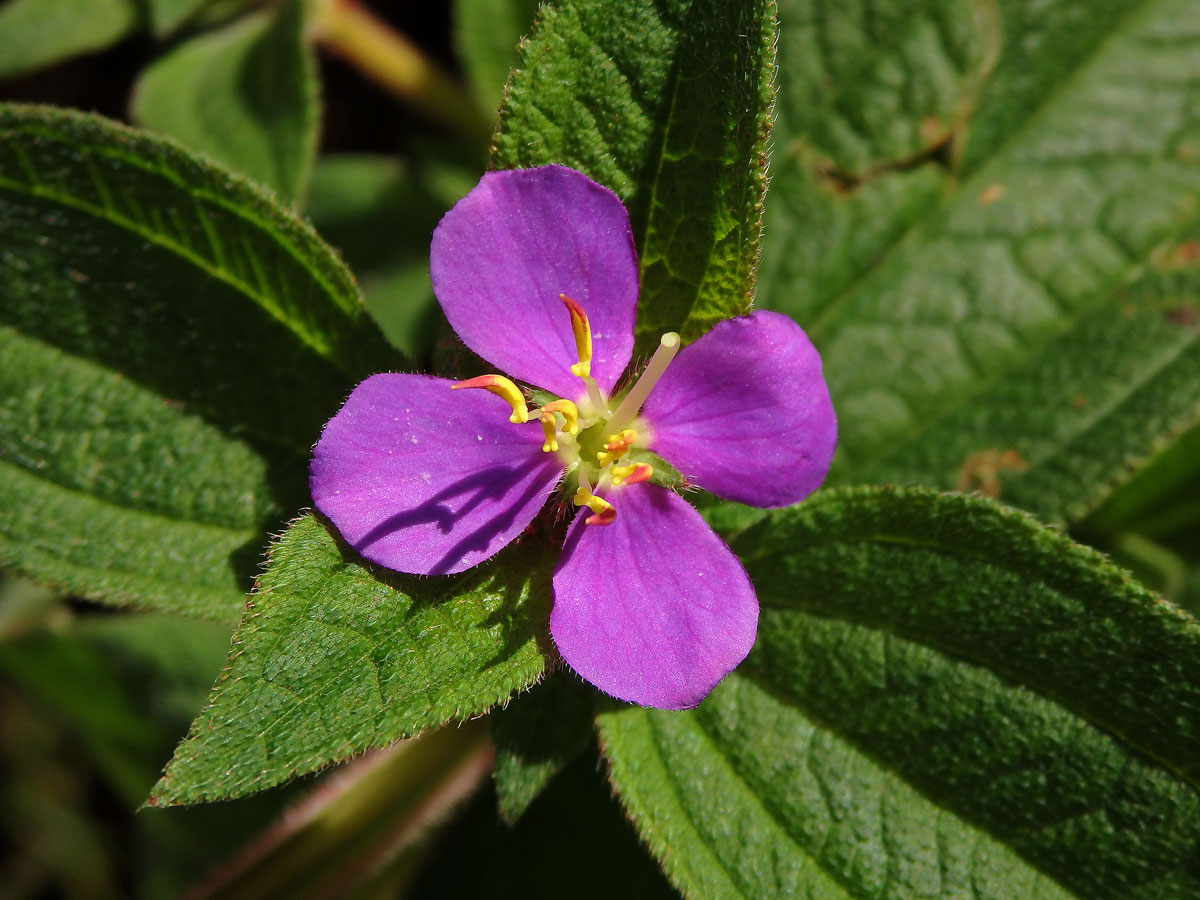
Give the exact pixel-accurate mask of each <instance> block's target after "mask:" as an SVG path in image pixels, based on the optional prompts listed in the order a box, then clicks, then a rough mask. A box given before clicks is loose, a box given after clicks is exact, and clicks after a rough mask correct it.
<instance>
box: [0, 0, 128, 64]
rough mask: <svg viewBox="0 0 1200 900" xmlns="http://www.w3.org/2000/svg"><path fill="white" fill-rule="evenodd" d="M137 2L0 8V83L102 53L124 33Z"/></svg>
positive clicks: (40, 0) (70, 1) (31, 0)
mask: <svg viewBox="0 0 1200 900" xmlns="http://www.w3.org/2000/svg"><path fill="white" fill-rule="evenodd" d="M140 7H141V4H140V3H139V2H138V0H9V2H8V3H5V4H3V6H0V48H3V49H0V78H9V77H11V76H13V75H20V74H23V73H25V72H31V71H33V70H35V69H40V68H42V67H43V66H49V65H52V64H54V63H56V62H60V61H62V60H64V59H70V58H71V57H72V56H75V55H77V54H80V53H89V52H92V51H95V50H103V49H104V48H105V47H107V46H108V45H109V44H115V43H116V42H117V41H119V40H120V39H121V38H123V37H125V35H127V34H129V33H130V32H131V31H132V30H133V29H134V28H135V27H136V26H137V25H138V22H139V19H140V16H141V9H140Z"/></svg>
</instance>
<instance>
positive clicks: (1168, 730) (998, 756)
mask: <svg viewBox="0 0 1200 900" xmlns="http://www.w3.org/2000/svg"><path fill="white" fill-rule="evenodd" d="M734 546H735V549H736V550H738V551H739V552H741V554H742V555H743V558H744V559H745V561H746V565H747V569H748V570H749V572H750V574H751V577H752V578H753V579H754V582H755V584H756V586H757V588H758V592H759V600H760V602H761V604H762V617H761V620H760V625H759V639H758V643H757V645H756V647H755V649H754V651H753V652H752V653H751V655H750V657H749V658H748V659H747V661H746V663H744V664H743V666H742V667H741V668H739V669H738V671H737V672H735V673H734V674H733V675H732V676H730V677H729V678H728V679H726V681H725V682H724V683H723V684H722V685H721V686H720V687H719V688H718V689H717V690H716V691H715V692H714V693H713V695H712V696H711V697H710V698H709V699H708V700H707V701H705V702H704V703H703V704H701V706H700V707H699V708H698V709H696V710H695V711H692V712H685V713H664V712H658V711H653V710H646V709H638V708H632V707H630V708H622V709H617V710H614V711H612V712H609V713H605V714H603V715H602V716H601V717H600V725H601V739H602V742H603V745H604V747H605V752H606V754H607V756H608V758H609V760H610V763H611V766H612V770H611V771H612V777H613V781H614V783H615V784H616V785H617V787H618V790H619V791H620V793H621V796H622V799H623V800H624V802H625V804H626V805H627V807H628V808H629V810H630V812H631V814H632V815H633V817H634V820H635V822H636V823H637V825H638V828H639V830H640V831H641V833H642V834H643V836H644V837H645V838H646V840H647V841H648V842H649V843H650V845H651V847H652V848H653V849H654V851H655V853H656V854H657V855H658V856H659V858H660V859H661V860H662V862H663V864H664V866H665V867H666V868H667V871H668V873H669V874H670V876H671V878H672V879H673V880H674V881H675V883H676V885H677V886H679V887H681V888H682V889H683V890H684V891H685V892H686V893H688V894H689V895H691V896H696V897H705V898H721V897H754V898H764V897H789V896H814V897H839V898H849V897H853V898H880V900H883V898H893V897H916V896H920V897H929V898H950V897H961V896H973V897H1043V898H1047V897H1087V898H1114V900H1118V898H1119V900H1137V898H1149V897H1185V896H1186V897H1191V896H1197V895H1200V876H1198V875H1197V871H1196V868H1195V865H1194V861H1195V859H1196V855H1197V852H1198V851H1200V796H1198V794H1197V780H1196V772H1197V766H1198V764H1200V714H1198V712H1197V710H1200V623H1197V622H1196V621H1195V620H1194V619H1192V618H1191V617H1190V616H1188V615H1187V614H1185V613H1183V612H1181V611H1179V610H1178V609H1176V608H1174V607H1173V606H1171V605H1170V604H1167V603H1164V602H1162V601H1161V600H1159V599H1158V598H1156V597H1155V596H1153V595H1152V594H1150V593H1148V592H1147V591H1146V590H1145V589H1143V588H1141V587H1140V586H1139V585H1137V584H1136V583H1135V582H1133V581H1132V580H1131V579H1130V578H1128V576H1127V575H1126V574H1125V573H1123V572H1122V571H1120V570H1119V569H1117V568H1115V567H1114V566H1112V565H1111V564H1110V563H1108V562H1107V561H1106V560H1105V559H1104V558H1103V557H1101V556H1100V555H1099V554H1097V553H1096V552H1095V551H1092V550H1090V549H1088V548H1086V547H1083V546H1080V545H1078V544H1074V543H1072V542H1071V541H1070V540H1069V539H1068V538H1066V537H1064V536H1063V535H1062V534H1060V533H1059V532H1057V531H1054V530H1051V529H1048V528H1044V527H1042V526H1039V525H1038V524H1037V523H1036V522H1034V521H1033V520H1032V519H1030V518H1028V517H1027V516H1025V515H1023V514H1020V513H1016V512H1013V511H1010V510H1006V509H1004V508H1003V507H999V506H996V505H995V504H993V503H991V502H989V501H987V500H985V499H983V498H978V497H964V496H958V495H939V494H935V493H933V492H926V491H914V490H908V491H902V490H894V489H889V490H877V489H857V490H841V491H827V492H822V493H821V494H819V495H817V496H816V497H814V498H813V499H811V500H810V501H808V502H807V503H805V504H803V505H801V506H799V507H793V508H791V509H788V510H781V511H778V512H773V513H770V514H769V516H768V518H767V519H766V520H765V521H764V522H763V523H761V524H760V525H758V526H755V527H754V528H752V529H750V530H749V531H747V532H746V533H745V534H744V535H742V537H740V538H739V539H737V540H736V541H735V544H734ZM714 797H719V798H721V799H720V802H719V803H714V802H713V798H714Z"/></svg>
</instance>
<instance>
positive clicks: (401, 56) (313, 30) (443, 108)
mask: <svg viewBox="0 0 1200 900" xmlns="http://www.w3.org/2000/svg"><path fill="white" fill-rule="evenodd" d="M309 28H310V34H311V35H312V37H313V39H314V40H315V41H316V42H317V44H319V45H320V46H321V47H323V48H325V49H326V50H328V51H330V52H331V53H334V54H336V55H338V56H340V57H341V58H342V59H344V60H345V61H346V62H348V63H349V64H350V65H352V66H354V67H355V68H356V69H358V70H359V71H360V72H362V73H363V74H364V75H366V76H367V77H368V78H370V79H371V80H372V81H374V82H375V83H376V84H379V85H380V86H382V87H383V88H385V89H386V90H388V91H389V92H391V93H392V94H394V95H395V96H396V97H399V98H400V99H401V100H402V101H404V102H405V103H406V104H408V105H409V106H411V107H412V108H413V109H415V110H416V111H417V112H419V113H421V114H422V115H424V116H426V117H427V118H429V119H431V120H432V121H435V122H438V123H439V124H441V125H443V126H446V127H448V128H450V129H452V130H454V131H455V132H457V133H459V134H460V135H462V136H463V137H466V138H469V139H471V140H472V141H479V142H480V143H486V142H487V140H488V139H489V138H490V137H491V131H492V122H491V119H490V118H489V117H487V116H485V115H484V114H483V112H482V111H481V110H480V109H479V105H478V104H477V103H476V102H475V99H474V97H472V96H471V94H469V93H468V92H467V90H466V89H465V88H464V87H463V86H462V85H461V84H460V83H459V82H458V81H457V79H455V78H454V76H452V75H451V74H450V73H449V72H447V71H446V70H445V69H444V68H443V67H442V66H440V65H439V64H438V63H436V62H435V61H434V60H432V59H430V58H429V57H428V56H426V55H425V54H424V53H422V52H421V49H420V48H419V47H418V46H417V45H416V44H414V43H413V42H412V41H410V40H409V39H408V38H406V37H405V36H404V35H402V34H400V33H399V32H397V31H396V30H394V29H393V28H392V27H391V26H390V25H388V24H387V23H386V22H384V21H383V20H382V19H380V18H379V17H377V16H376V15H375V14H374V13H372V12H371V11H370V10H369V9H367V8H366V7H365V6H363V5H362V4H361V3H360V2H358V0H317V2H315V3H314V4H313V7H312V15H311V17H310V19H309Z"/></svg>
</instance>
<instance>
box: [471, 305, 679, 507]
mask: <svg viewBox="0 0 1200 900" xmlns="http://www.w3.org/2000/svg"><path fill="white" fill-rule="evenodd" d="M559 298H560V299H561V300H562V302H563V305H564V306H566V308H567V313H568V315H570V317H571V332H572V334H573V335H574V337H575V351H576V356H577V357H578V359H579V361H578V362H577V363H574V364H573V365H572V366H571V374H573V375H575V376H577V377H578V378H579V379H580V380H581V381H583V384H584V388H585V390H586V391H587V397H586V399H583V400H580V401H579V405H576V404H575V403H574V402H573V401H571V400H566V399H563V398H557V399H554V400H551V401H549V402H547V403H543V404H542V405H541V407H540V408H539V409H535V410H533V411H532V412H531V411H530V410H529V407H528V405H527V404H526V401H525V395H524V394H523V393H522V392H521V389H520V388H519V387H517V385H516V384H514V383H513V382H512V381H510V380H509V379H507V378H505V377H504V376H503V375H480V376H479V377H478V378H470V379H468V380H466V381H460V382H458V383H457V384H454V385H451V390H457V389H459V388H483V389H484V390H487V391H491V392H492V393H493V394H496V395H497V396H499V397H501V398H503V399H504V400H505V401H506V402H507V403H508V404H509V405H510V406H511V407H512V409H513V411H512V415H510V416H509V417H508V418H509V421H510V422H513V423H514V424H523V423H526V422H529V421H530V420H531V419H532V418H536V419H537V421H538V422H540V423H541V426H542V434H543V437H544V440H543V442H542V452H544V453H558V454H559V456H560V457H561V458H562V460H563V463H564V465H565V466H566V467H567V474H568V475H572V474H573V475H574V477H575V479H576V484H577V487H576V490H575V495H574V497H573V498H572V502H573V503H574V504H575V505H576V506H586V507H587V508H588V509H590V510H591V511H592V515H590V516H588V518H587V519H585V520H584V521H585V523H586V524H588V525H611V524H612V522H613V521H614V520H615V519H616V517H617V510H616V507H614V506H613V504H612V503H611V502H609V500H607V499H605V498H604V497H600V496H598V495H597V493H596V492H597V491H600V490H603V491H604V492H605V493H606V494H608V495H611V489H612V488H619V487H621V486H622V485H629V484H638V483H640V482H643V481H646V480H648V479H649V478H650V477H651V476H652V475H653V474H654V468H653V466H651V465H650V463H648V462H644V461H641V460H637V459H633V458H631V455H632V454H633V453H635V452H637V451H639V450H644V449H645V445H644V443H643V442H642V441H643V439H644V434H645V429H644V427H641V423H640V422H639V421H638V418H637V415H638V413H639V412H640V411H641V408H642V404H643V403H645V402H646V398H647V397H649V396H650V391H651V390H653V388H654V385H655V384H657V383H658V380H659V379H660V378H661V377H662V375H663V373H664V372H665V371H666V370H667V366H668V365H670V363H671V360H672V359H674V358H675V354H676V353H678V352H679V335H678V334H676V333H675V332H673V331H671V332H668V333H667V334H664V335H663V336H662V338H661V339H660V340H659V345H658V349H657V350H655V351H654V355H653V356H652V357H651V358H650V362H649V364H648V365H647V366H646V368H645V370H644V371H643V372H642V374H641V375H640V376H639V377H638V380H637V381H636V382H634V385H633V387H631V388H630V389H629V391H628V392H627V393H626V394H625V396H624V397H622V398H621V399H620V402H619V403H618V404H617V407H616V409H610V406H609V400H610V398H607V397H605V396H604V393H603V392H602V391H601V390H600V385H599V384H598V383H597V382H596V379H595V378H593V377H592V329H591V325H590V324H589V322H588V317H587V313H586V312H585V311H584V309H583V307H582V306H581V305H580V304H579V302H578V301H576V300H573V299H572V298H570V297H568V296H567V295H566V294H559Z"/></svg>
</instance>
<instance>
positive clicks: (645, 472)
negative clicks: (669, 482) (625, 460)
mask: <svg viewBox="0 0 1200 900" xmlns="http://www.w3.org/2000/svg"><path fill="white" fill-rule="evenodd" d="M608 473H609V475H611V476H612V483H613V484H614V485H616V486H618V487H619V486H621V485H622V484H641V483H642V482H643V481H648V480H649V479H650V476H651V475H653V474H654V467H653V466H651V465H650V464H649V463H633V464H632V465H628V466H613V467H612V468H611V469H609V470H608Z"/></svg>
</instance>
